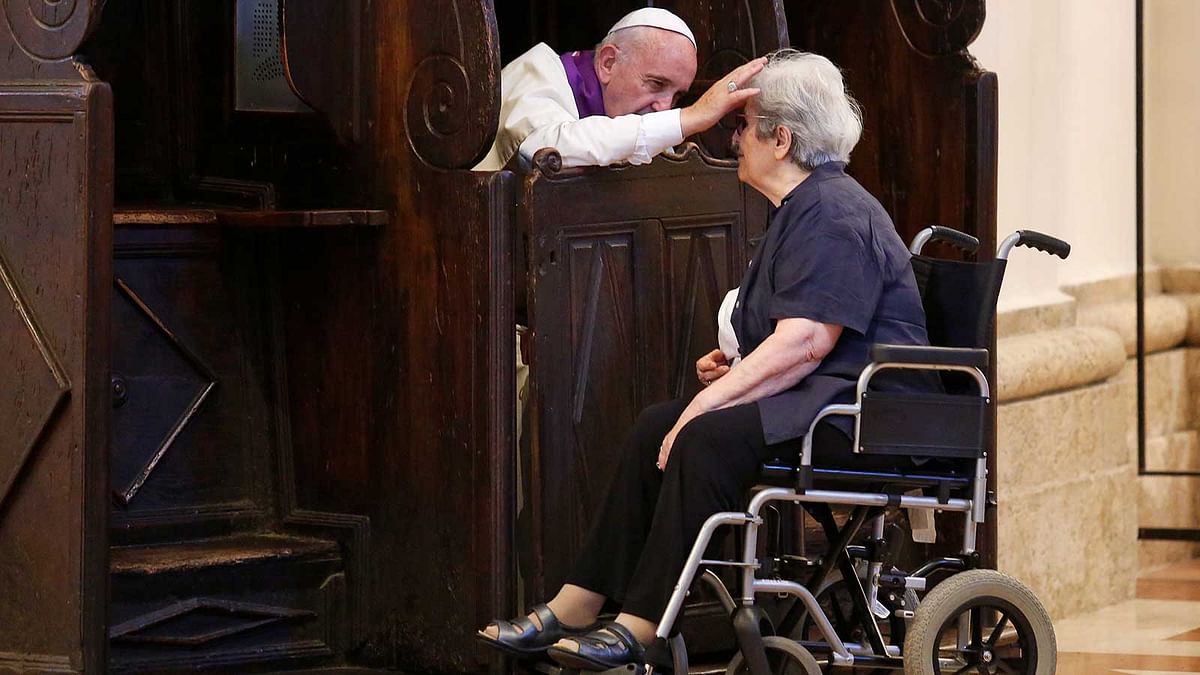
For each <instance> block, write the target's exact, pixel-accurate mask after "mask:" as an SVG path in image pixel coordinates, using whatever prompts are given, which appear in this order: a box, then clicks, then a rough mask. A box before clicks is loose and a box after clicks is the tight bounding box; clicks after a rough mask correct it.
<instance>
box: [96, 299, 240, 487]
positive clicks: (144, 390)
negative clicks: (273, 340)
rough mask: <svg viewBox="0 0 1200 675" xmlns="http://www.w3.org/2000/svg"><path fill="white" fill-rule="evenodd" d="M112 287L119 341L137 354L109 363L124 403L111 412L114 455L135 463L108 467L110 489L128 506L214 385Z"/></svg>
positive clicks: (140, 307)
mask: <svg viewBox="0 0 1200 675" xmlns="http://www.w3.org/2000/svg"><path fill="white" fill-rule="evenodd" d="M115 284H116V290H117V299H116V303H119V304H115V306H114V312H115V313H116V314H115V316H116V317H117V320H116V322H115V323H116V325H120V326H122V327H123V332H122V335H121V336H120V338H119V339H121V340H126V341H131V342H132V343H133V344H134V347H135V348H134V349H133V350H132V351H133V352H134V353H136V354H137V358H136V359H132V360H128V361H127V362H123V363H119V362H117V361H118V360H119V359H118V358H117V357H116V356H114V363H113V368H114V370H117V371H119V373H120V376H121V378H122V383H123V386H124V387H125V389H126V391H125V396H126V400H127V401H128V402H127V403H125V404H123V405H122V406H121V407H119V408H118V409H116V410H114V411H113V453H114V456H119V457H133V458H136V461H134V462H132V463H119V464H118V463H115V464H114V465H113V466H112V470H111V474H112V477H111V478H112V485H113V488H112V489H113V493H114V495H115V496H116V498H117V500H118V501H120V502H121V503H122V504H128V503H130V501H132V500H133V498H134V496H135V495H136V494H137V493H138V491H139V490H140V489H141V488H142V485H144V484H145V482H146V480H147V479H149V478H150V475H151V474H152V473H153V472H154V469H155V467H157V466H158V464H159V462H160V461H162V458H163V456H164V455H166V453H167V451H168V450H169V449H170V448H171V446H172V445H173V444H174V443H175V441H176V439H177V438H178V437H179V434H180V433H181V432H182V431H183V430H184V428H185V427H186V426H187V425H188V423H189V422H191V420H192V419H193V418H194V417H195V415H196V413H197V411H198V410H200V407H201V405H203V404H204V401H205V399H206V398H208V395H209V394H210V393H211V392H212V390H213V388H214V387H216V386H217V383H216V376H215V375H214V374H213V371H212V370H211V369H209V367H208V366H206V365H205V364H204V362H202V361H201V360H200V358H199V357H197V356H196V355H195V353H193V352H192V350H190V349H188V348H187V346H185V345H184V344H183V342H181V341H180V339H179V337H178V336H177V335H176V334H175V333H174V331H172V330H171V329H170V328H168V327H167V325H166V324H165V323H163V320H162V319H161V318H159V316H158V314H156V313H155V312H154V311H153V310H151V309H150V307H148V306H147V305H146V303H145V302H144V301H143V300H142V298H141V297H139V296H138V294H137V293H134V291H133V289H132V288H130V287H129V285H128V284H126V283H125V282H124V281H123V280H121V279H116V280H115ZM122 313H128V314H130V315H132V317H131V318H123V317H122V316H121V314H122ZM120 353H121V352H120V350H118V354H120Z"/></svg>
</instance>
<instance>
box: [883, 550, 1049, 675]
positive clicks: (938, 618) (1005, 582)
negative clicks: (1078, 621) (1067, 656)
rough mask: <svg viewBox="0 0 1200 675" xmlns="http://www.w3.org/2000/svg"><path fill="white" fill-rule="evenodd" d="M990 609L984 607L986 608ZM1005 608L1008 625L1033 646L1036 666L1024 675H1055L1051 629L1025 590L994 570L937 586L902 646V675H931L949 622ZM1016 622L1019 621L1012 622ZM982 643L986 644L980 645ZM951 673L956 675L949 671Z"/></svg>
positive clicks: (923, 603) (919, 609)
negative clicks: (974, 611)
mask: <svg viewBox="0 0 1200 675" xmlns="http://www.w3.org/2000/svg"><path fill="white" fill-rule="evenodd" d="M989 602H991V603H993V604H992V605H988V604H987V603H989ZM981 605H982V606H993V607H995V606H1003V608H1004V609H1005V611H1006V614H1010V615H1012V616H1013V617H1014V618H1010V620H1009V623H1010V624H1011V625H1013V626H1019V627H1021V628H1023V629H1024V632H1025V633H1027V635H1024V636H1023V637H1024V638H1025V639H1026V640H1032V644H1031V645H1029V646H1028V647H1027V651H1028V652H1030V653H1031V654H1032V655H1034V656H1035V657H1036V658H1035V661H1034V663H1032V664H1027V665H1026V673H1025V675H1053V674H1054V669H1055V665H1056V662H1057V659H1058V645H1057V643H1056V642H1055V638H1054V625H1053V624H1052V623H1051V622H1050V616H1049V615H1048V614H1047V613H1046V608H1045V607H1043V606H1042V603H1041V602H1040V601H1038V599H1037V596H1035V595H1034V594H1033V592H1032V591H1030V590H1029V589H1028V588H1027V587H1026V586H1025V585H1024V584H1022V583H1021V582H1019V581H1017V580H1016V579H1014V578H1012V577H1010V576H1008V575H1006V574H1001V573H1000V572H997V571H995V570H969V571H966V572H960V573H958V574H955V575H954V576H952V577H950V578H948V579H946V580H945V581H943V582H942V583H940V584H938V585H937V586H936V587H934V589H933V590H932V591H930V592H929V593H928V594H927V595H926V596H925V597H924V599H922V600H921V604H920V605H918V607H917V611H916V616H914V617H913V622H912V625H911V626H910V627H909V630H908V635H907V636H906V638H905V640H904V673H905V675H934V674H935V673H937V672H938V669H935V668H934V659H935V653H936V652H935V650H936V649H937V647H938V644H937V643H938V640H939V639H940V636H941V634H942V632H943V627H945V626H946V625H947V622H949V621H952V620H953V619H954V618H955V617H957V616H959V615H961V614H962V613H963V612H964V611H967V610H969V608H971V607H978V606H981ZM1018 616H1019V617H1020V618H1019V620H1018V619H1017V618H1015V617H1018ZM984 641H985V642H986V640H984ZM949 672H954V671H953V670H951V671H949Z"/></svg>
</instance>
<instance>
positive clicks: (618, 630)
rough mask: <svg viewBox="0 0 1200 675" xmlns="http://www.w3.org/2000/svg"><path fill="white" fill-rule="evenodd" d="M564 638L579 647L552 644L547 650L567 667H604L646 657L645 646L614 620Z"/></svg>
mask: <svg viewBox="0 0 1200 675" xmlns="http://www.w3.org/2000/svg"><path fill="white" fill-rule="evenodd" d="M566 638H567V639H568V640H570V641H572V642H574V643H575V644H576V645H578V647H579V649H578V650H577V651H571V650H569V649H563V648H562V647H559V646H553V647H551V648H550V649H549V650H548V651H547V654H549V655H550V658H552V659H554V660H555V661H556V662H558V663H559V664H561V665H563V666H566V667H567V668H578V669H580V670H608V669H610V668H620V667H621V666H627V665H629V664H639V663H642V662H643V661H644V660H645V658H646V650H645V648H644V647H642V644H641V643H640V642H638V641H637V638H635V637H633V634H632V633H630V632H629V630H628V629H627V628H625V627H624V626H622V625H621V624H619V623H617V622H615V621H614V622H612V623H610V624H608V625H606V626H605V627H603V628H601V629H599V630H594V631H592V632H590V633H588V634H587V635H579V636H569V635H568V636H566Z"/></svg>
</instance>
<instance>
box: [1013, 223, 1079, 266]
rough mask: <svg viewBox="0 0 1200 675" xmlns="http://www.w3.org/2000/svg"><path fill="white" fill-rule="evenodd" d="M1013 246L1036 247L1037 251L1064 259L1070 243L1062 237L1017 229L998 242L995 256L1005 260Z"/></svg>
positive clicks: (1068, 253)
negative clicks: (998, 247)
mask: <svg viewBox="0 0 1200 675" xmlns="http://www.w3.org/2000/svg"><path fill="white" fill-rule="evenodd" d="M1015 246H1028V247H1029V248H1036V249H1037V250H1039V251H1042V252H1045V253H1049V254H1051V255H1056V256H1058V257H1060V258H1062V259H1063V260H1066V259H1067V256H1069V255H1071V245H1070V244H1068V243H1067V242H1065V241H1063V240H1062V239H1058V238H1057V237H1051V236H1050V235H1048V234H1042V233H1041V232H1035V231H1033V230H1017V231H1016V232H1013V233H1012V234H1010V235H1008V237H1006V238H1005V239H1004V241H1003V242H1002V243H1001V244H1000V250H999V251H998V252H997V253H996V257H997V258H999V259H1001V260H1007V259H1008V254H1009V252H1010V251H1012V249H1013V247H1015Z"/></svg>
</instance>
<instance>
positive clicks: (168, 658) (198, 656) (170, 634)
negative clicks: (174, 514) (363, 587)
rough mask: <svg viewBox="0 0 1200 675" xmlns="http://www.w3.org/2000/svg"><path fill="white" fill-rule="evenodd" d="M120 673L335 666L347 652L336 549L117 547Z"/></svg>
mask: <svg viewBox="0 0 1200 675" xmlns="http://www.w3.org/2000/svg"><path fill="white" fill-rule="evenodd" d="M110 570H111V583H112V600H111V605H110V612H109V615H110V629H109V640H110V643H111V645H110V647H111V648H110V654H109V665H110V670H111V671H113V672H147V671H162V670H171V671H174V670H191V669H198V668H212V669H217V670H221V671H223V672H240V671H242V670H245V669H251V668H253V669H256V670H257V669H259V668H264V667H275V668H294V667H318V666H322V665H333V664H334V663H336V661H337V658H338V655H339V654H341V653H343V652H344V650H345V647H346V642H347V636H346V634H345V626H346V625H347V623H348V622H347V619H346V617H347V611H348V608H347V594H346V578H345V571H344V565H343V561H342V557H341V551H340V547H339V545H338V543H337V542H336V541H331V540H325V539H315V538H309V537H297V536H289V535H280V534H265V533H260V534H242V535H234V536H229V537H221V538H217V539H205V540H198V541H190V542H184V543H178V544H165V545H153V546H121V547H114V548H113V549H112V551H111V555H110Z"/></svg>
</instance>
